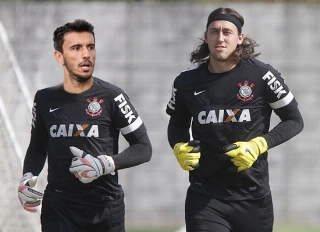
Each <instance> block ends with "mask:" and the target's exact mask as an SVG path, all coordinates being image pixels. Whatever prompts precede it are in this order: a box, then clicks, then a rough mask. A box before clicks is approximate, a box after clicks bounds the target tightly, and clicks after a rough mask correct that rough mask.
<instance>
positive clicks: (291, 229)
mask: <svg viewBox="0 0 320 232" xmlns="http://www.w3.org/2000/svg"><path fill="white" fill-rule="evenodd" d="M176 230H178V228H162V229H160V228H152V229H146V228H131V229H130V228H129V229H127V230H126V231H127V232H174V231H176ZM273 232H320V227H311V226H302V225H297V226H295V225H275V226H274V229H273Z"/></svg>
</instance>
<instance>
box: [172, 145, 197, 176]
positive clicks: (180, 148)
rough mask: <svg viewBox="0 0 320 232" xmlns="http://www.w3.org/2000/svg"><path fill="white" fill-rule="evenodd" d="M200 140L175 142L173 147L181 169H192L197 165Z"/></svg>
mask: <svg viewBox="0 0 320 232" xmlns="http://www.w3.org/2000/svg"><path fill="white" fill-rule="evenodd" d="M199 144H200V141H199V140H192V141H190V142H189V143H177V144H176V145H175V146H174V148H173V153H174V154H175V156H176V158H177V160H178V162H179V164H180V166H181V168H182V169H184V170H187V171H192V170H194V169H195V168H197V167H198V166H199V159H200V145H199Z"/></svg>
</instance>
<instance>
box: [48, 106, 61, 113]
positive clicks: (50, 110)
mask: <svg viewBox="0 0 320 232" xmlns="http://www.w3.org/2000/svg"><path fill="white" fill-rule="evenodd" d="M58 109H60V107H58V108H54V109H51V108H50V109H49V112H50V113H52V112H53V111H56V110H58Z"/></svg>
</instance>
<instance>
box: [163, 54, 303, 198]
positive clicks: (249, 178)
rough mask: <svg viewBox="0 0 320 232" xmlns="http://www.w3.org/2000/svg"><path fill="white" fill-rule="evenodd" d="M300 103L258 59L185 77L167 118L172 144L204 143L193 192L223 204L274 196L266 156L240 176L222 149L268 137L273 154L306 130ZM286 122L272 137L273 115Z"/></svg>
mask: <svg viewBox="0 0 320 232" xmlns="http://www.w3.org/2000/svg"><path fill="white" fill-rule="evenodd" d="M297 105H298V104H297V102H296V100H295V98H294V96H293V94H292V93H291V92H290V90H289V88H288V86H287V85H286V84H285V82H284V79H283V78H282V77H281V75H280V73H279V72H278V71H277V70H275V69H274V68H273V67H272V66H270V65H267V64H264V63H263V62H260V61H258V60H257V59H255V58H252V59H251V58H250V59H246V60H241V61H240V62H239V63H238V65H237V66H236V67H235V68H233V69H232V70H230V71H228V72H225V73H211V72H209V70H208V63H204V64H202V65H200V66H199V67H195V68H193V69H189V70H186V71H184V72H182V73H181V74H180V75H179V76H178V77H177V78H176V79H175V81H174V84H173V88H172V97H171V99H170V101H169V103H168V105H167V110H166V112H167V113H168V114H169V115H170V116H171V117H170V122H169V126H168V140H169V143H170V146H171V147H173V146H174V145H175V144H176V143H177V142H188V141H189V140H190V135H189V129H190V125H191V133H192V138H193V139H197V140H200V142H201V145H200V146H201V158H200V161H199V162H200V167H199V168H197V169H196V170H194V171H191V172H190V182H191V188H192V189H194V190H195V191H201V192H203V193H206V194H210V195H213V196H214V197H216V198H221V199H230V200H238V199H248V198H253V197H260V196H262V195H264V194H265V193H266V192H268V191H269V190H270V187H269V174H268V163H267V152H266V153H264V154H262V155H260V156H259V158H258V160H257V161H256V162H255V163H254V164H253V166H252V167H251V168H250V169H248V170H245V171H242V172H239V173H238V172H237V167H235V166H234V165H233V163H232V162H231V161H230V157H228V156H227V155H225V154H224V153H223V151H222V148H223V147H224V146H225V145H227V144H231V143H234V142H238V141H249V140H250V139H253V138H255V137H257V136H263V137H264V138H265V139H266V141H267V143H268V147H269V149H270V148H272V147H274V146H277V145H279V144H281V143H283V142H285V141H287V140H288V139H290V138H292V137H293V136H295V135H296V134H298V133H299V132H300V131H301V130H302V128H303V120H302V116H301V114H300V112H299V109H298V106H297ZM272 111H274V112H275V113H276V114H277V115H278V116H279V117H280V119H281V122H280V123H279V124H278V125H277V126H276V127H275V128H273V129H272V130H271V131H269V128H270V118H271V113H272Z"/></svg>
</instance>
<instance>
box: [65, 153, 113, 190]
mask: <svg viewBox="0 0 320 232" xmlns="http://www.w3.org/2000/svg"><path fill="white" fill-rule="evenodd" d="M70 151H71V153H72V154H73V155H74V156H75V158H73V159H72V162H71V165H70V168H69V170H70V172H71V173H72V174H74V176H75V177H77V178H78V179H79V180H80V181H81V182H82V183H84V184H87V183H90V182H92V181H93V180H95V179H97V178H98V177H99V176H101V175H106V174H110V173H111V174H114V170H115V166H114V162H113V159H112V157H111V156H107V155H100V156H98V157H97V158H95V157H93V156H92V155H90V154H87V153H86V152H84V151H82V150H80V149H78V148H76V147H70Z"/></svg>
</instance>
